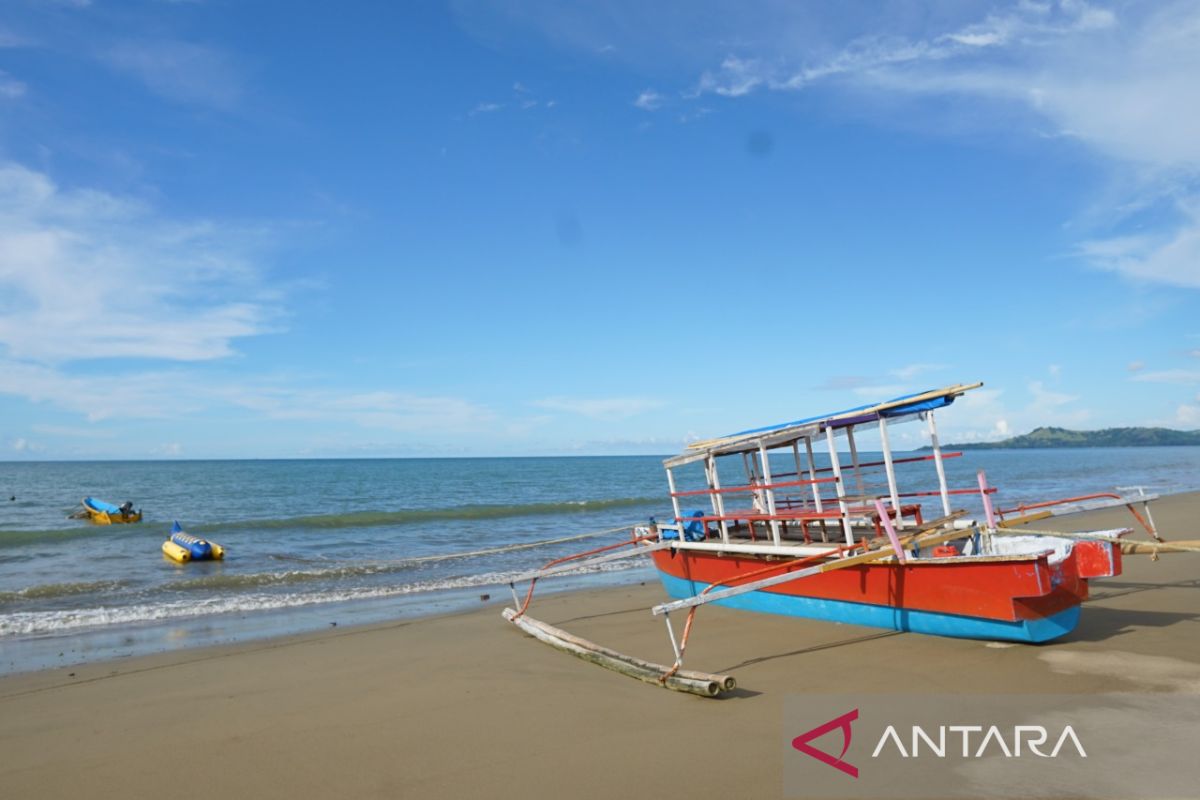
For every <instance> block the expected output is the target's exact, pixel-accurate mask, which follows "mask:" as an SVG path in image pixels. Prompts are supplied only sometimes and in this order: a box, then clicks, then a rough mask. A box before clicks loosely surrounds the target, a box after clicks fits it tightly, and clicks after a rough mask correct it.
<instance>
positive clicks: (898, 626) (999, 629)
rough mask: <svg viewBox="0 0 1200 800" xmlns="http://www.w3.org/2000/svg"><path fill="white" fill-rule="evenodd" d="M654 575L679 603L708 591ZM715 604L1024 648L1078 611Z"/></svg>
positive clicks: (1050, 635)
mask: <svg viewBox="0 0 1200 800" xmlns="http://www.w3.org/2000/svg"><path fill="white" fill-rule="evenodd" d="M658 574H659V577H660V578H661V579H662V582H663V586H664V587H665V588H666V590H667V594H669V595H671V597H675V598H678V599H681V600H682V599H685V598H688V597H694V596H696V595H697V594H699V593H700V592H702V591H704V590H705V589H706V588H708V584H705V583H702V582H700V581H692V580H684V579H682V578H677V577H675V576H673V575H667V574H665V573H663V572H662V571H661V570H660V571H659V573H658ZM714 603H715V604H716V605H722V606H728V607H730V608H740V609H744V610H746V611H758V612H763V613H767V614H782V615H785V616H789V617H806V618H808V619H819V620H825V621H827V622H843V623H846V624H848V625H864V626H867V627H872V628H887V629H890V630H896V631H907V632H911V633H927V634H931V635H933V636H950V637H955V638H959V639H990V640H999V641H1010V642H1028V643H1037V642H1048V641H1050V640H1052V639H1057V638H1059V637H1060V636H1065V635H1066V634H1068V633H1070V632H1071V631H1073V630H1074V629H1075V626H1076V625H1077V624H1078V623H1079V612H1080V609H1079V606H1078V605H1073V606H1070V607H1068V608H1066V609H1064V610H1063V611H1060V612H1058V613H1056V614H1053V615H1050V616H1046V617H1042V618H1040V619H1033V620H1018V621H1012V622H1010V621H1007V620H997V619H984V618H982V617H968V616H961V615H958V614H944V613H940V612H934V611H920V610H916V609H904V608H891V607H888V606H877V605H871V604H869V603H853V602H849V601H845V600H829V599H824V598H817V597H799V596H796V595H787V594H777V593H774V592H764V591H757V592H748V593H747V594H742V595H737V596H735V597H728V598H725V599H724V600H716V601H714Z"/></svg>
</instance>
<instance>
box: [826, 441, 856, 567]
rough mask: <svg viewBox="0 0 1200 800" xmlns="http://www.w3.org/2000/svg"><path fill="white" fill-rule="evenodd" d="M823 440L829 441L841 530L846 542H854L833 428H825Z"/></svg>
mask: <svg viewBox="0 0 1200 800" xmlns="http://www.w3.org/2000/svg"><path fill="white" fill-rule="evenodd" d="M825 441H826V442H828V443H829V461H830V462H831V463H832V464H833V477H834V480H835V483H834V486H836V487H837V496H838V509H839V510H840V511H841V512H842V530H843V531H844V532H845V534H846V544H854V531H853V530H852V529H851V527H850V509H849V508H847V507H846V489H845V487H844V486H842V465H841V463H840V462H839V461H838V454H837V445H836V444H835V443H834V441H833V428H832V427H829V428H826V429H825Z"/></svg>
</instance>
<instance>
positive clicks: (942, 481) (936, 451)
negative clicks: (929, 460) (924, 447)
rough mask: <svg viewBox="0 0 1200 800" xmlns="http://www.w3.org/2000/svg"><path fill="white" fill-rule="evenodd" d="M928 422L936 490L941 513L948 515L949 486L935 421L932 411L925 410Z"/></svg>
mask: <svg viewBox="0 0 1200 800" xmlns="http://www.w3.org/2000/svg"><path fill="white" fill-rule="evenodd" d="M925 418H926V421H927V422H928V423H929V441H930V442H931V443H932V444H933V463H934V466H936V467H937V476H938V491H939V492H941V494H942V513H944V514H945V515H946V516H947V517H948V516H950V487H948V486H947V485H946V465H945V464H943V463H942V446H941V444H939V443H938V434H937V423H936V422H934V421H933V412H932V411H926V412H925Z"/></svg>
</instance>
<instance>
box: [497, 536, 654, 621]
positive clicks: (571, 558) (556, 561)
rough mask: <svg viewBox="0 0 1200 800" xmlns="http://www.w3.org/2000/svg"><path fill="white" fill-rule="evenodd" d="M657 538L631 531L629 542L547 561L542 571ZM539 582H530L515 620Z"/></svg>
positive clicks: (528, 602) (520, 614)
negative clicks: (638, 534) (634, 533)
mask: <svg viewBox="0 0 1200 800" xmlns="http://www.w3.org/2000/svg"><path fill="white" fill-rule="evenodd" d="M618 530H624V528H618ZM657 538H658V537H657V535H650V536H634V535H633V533H632V531H631V532H630V535H629V539H628V540H627V541H623V542H616V543H614V544H606V545H603V546H601V547H596V548H593V549H591V550H585V551H583V552H582V553H574V554H572V555H569V556H563V557H562V558H556V559H554V560H553V561H547V562H546V564H545V565H544V566H543V567H542V569H549V568H550V567H553V566H557V565H559V564H563V563H566V562H567V561H574V560H575V559H578V558H586V557H587V556H594V555H596V554H597V553H604V552H607V551H609V550H616V549H617V548H619V547H626V546H630V547H632V546H635V545H637V544H639V543H640V542H647V541H650V540H652V539H657ZM537 582H538V579H537V578H532V579H531V580H530V581H529V591H528V592H526V594H525V602H524V603H522V604H521V607H520V608H518V609H517V613H516V616H514V617H513V619H514V620H515V619H519V618H520V617H522V616H524V615H525V612H526V611H528V610H529V604H530V603H531V602H532V601H533V589H534V587H535V586H537ZM508 585H509V586H512V587H513V592H514V593H515V592H516V587H515V586H513V584H512V583H511V582H510V583H509V584H508Z"/></svg>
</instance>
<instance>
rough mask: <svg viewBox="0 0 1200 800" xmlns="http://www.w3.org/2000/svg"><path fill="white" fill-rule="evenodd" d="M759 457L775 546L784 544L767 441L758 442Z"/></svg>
mask: <svg viewBox="0 0 1200 800" xmlns="http://www.w3.org/2000/svg"><path fill="white" fill-rule="evenodd" d="M758 458H759V461H760V462H761V463H762V475H763V486H764V487H765V488H764V489H763V494H764V495H765V496H766V500H767V513H768V514H770V515H771V539H772V541H774V542H775V546H776V547H778V546H779V545H781V544H783V541H782V537H781V536H780V533H779V520H778V518H777V515H776V513H775V490H774V489H772V488H771V461H770V457H769V456H768V455H767V445H766V443H765V442H759V444H758Z"/></svg>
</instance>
